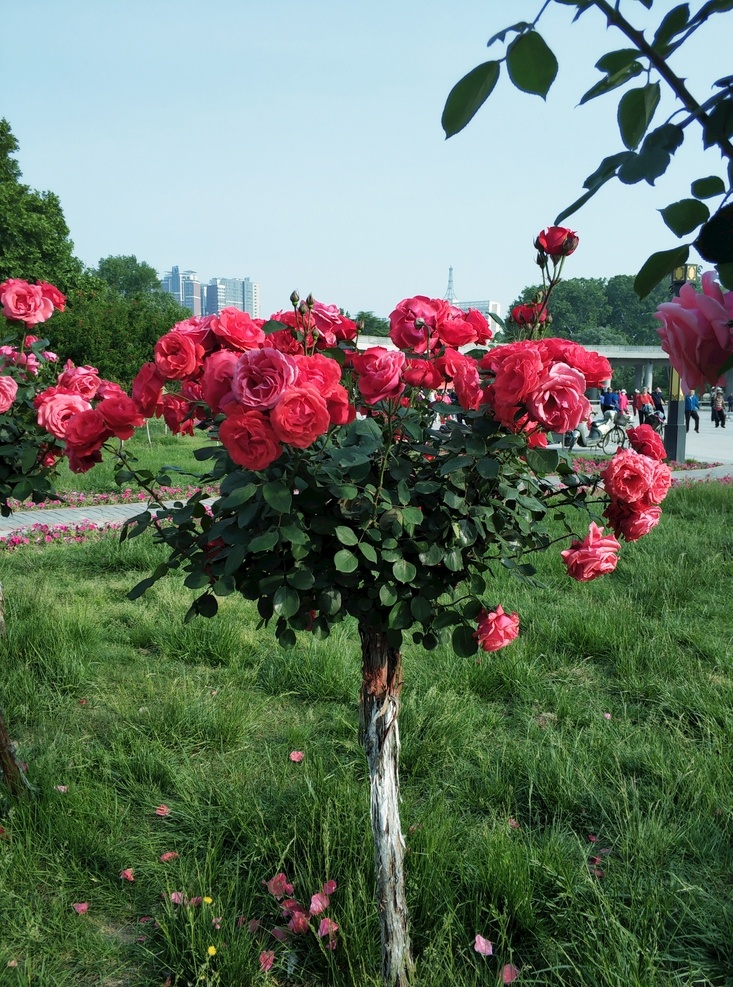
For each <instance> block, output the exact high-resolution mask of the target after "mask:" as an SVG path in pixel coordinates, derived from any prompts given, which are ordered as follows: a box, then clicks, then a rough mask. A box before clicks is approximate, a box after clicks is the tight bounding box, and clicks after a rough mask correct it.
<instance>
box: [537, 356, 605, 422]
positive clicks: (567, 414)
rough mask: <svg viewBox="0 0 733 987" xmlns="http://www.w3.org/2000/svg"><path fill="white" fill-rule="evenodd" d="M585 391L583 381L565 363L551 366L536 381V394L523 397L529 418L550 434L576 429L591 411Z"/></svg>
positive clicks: (577, 373)
mask: <svg viewBox="0 0 733 987" xmlns="http://www.w3.org/2000/svg"><path fill="white" fill-rule="evenodd" d="M585 388H586V382H585V377H584V376H583V374H582V373H581V372H580V371H579V370H575V369H574V368H573V367H569V366H568V365H567V363H554V364H552V366H551V367H549V368H548V369H547V370H546V371H545V372H544V374H543V375H542V376H541V377H540V379H539V380H538V382H537V388H536V390H534V391H533V392H532V393H531V394H529V395H528V396H527V399H526V402H525V404H526V405H527V411H528V412H529V415H530V418H532V419H534V421H536V422H539V423H540V425H543V426H544V427H545V428H546V429H549V430H550V431H551V432H567V431H569V430H570V429H573V428H577V427H578V425H579V424H580V422H582V421H583V419H584V418H588V416H589V415H590V411H591V408H590V402H589V401H588V399H587V398H586V397H585Z"/></svg>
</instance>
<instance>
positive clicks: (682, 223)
mask: <svg viewBox="0 0 733 987" xmlns="http://www.w3.org/2000/svg"><path fill="white" fill-rule="evenodd" d="M659 211H660V212H661V214H662V219H663V220H664V222H665V224H666V225H667V226H668V227H669V229H670V230H672V232H673V233H674V234H675V236H685V234H687V233H691V232H692V231H693V230H696V229H697V227H698V226H700V225H701V224H702V223H704V222H706V221H707V220H708V219H710V210H709V209H708V207H707V206H706V205H705V203H704V202H700V200H699V199H680V200H679V202H673V203H672V204H671V205H669V206H666V207H665V208H664V209H660V210H659Z"/></svg>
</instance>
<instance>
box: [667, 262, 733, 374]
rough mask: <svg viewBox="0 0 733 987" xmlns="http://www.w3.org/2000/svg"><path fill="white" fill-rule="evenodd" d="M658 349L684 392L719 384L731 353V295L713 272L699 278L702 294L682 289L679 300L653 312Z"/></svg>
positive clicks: (691, 288)
mask: <svg viewBox="0 0 733 987" xmlns="http://www.w3.org/2000/svg"><path fill="white" fill-rule="evenodd" d="M655 314H656V317H657V318H658V319H661V321H662V323H663V325H662V326H661V327H660V328H659V329H657V334H658V335H659V338H660V339H661V341H662V349H663V350H664V352H665V353H667V354H669V362H670V363H671V364H672V366H673V367H674V368H675V370H677V372H678V373H679V374H680V376H681V378H682V386H683V388H684V390H685V391H691V390H693V388H694V389H697V390H700V391H703V390H704V389H705V383H706V382H707V383H709V384H712V385H715V384H719V383H720V381H721V377H720V368H721V367H722V366H723V364H724V363H725V361H726V359H727V358H728V357H729V356H730V353H731V350H733V328H731V321H732V320H733V292H731V291H726V292H725V293H723V291H722V290H721V288H720V285H719V284H718V283H717V282H716V280H715V272H714V271H706V272H705V274H703V276H702V294H699V293H698V292H697V291H696V289H695V286H694V284H692V283H691V282H688V283H687V284H684V285H682V288H681V289H680V293H679V297H678V298H675V299H673V300H672V301H670V302H663V303H662V304H661V305H660V306H659V308H658V309H657V311H656V313H655Z"/></svg>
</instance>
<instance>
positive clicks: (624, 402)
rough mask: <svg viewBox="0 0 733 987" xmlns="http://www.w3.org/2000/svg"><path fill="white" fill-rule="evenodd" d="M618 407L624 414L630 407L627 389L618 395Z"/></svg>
mask: <svg viewBox="0 0 733 987" xmlns="http://www.w3.org/2000/svg"><path fill="white" fill-rule="evenodd" d="M732 396H733V395H732ZM618 409H619V411H620V412H621V414H622V415H625V414H626V412H627V411H628V409H629V396H628V394H627V393H626V391H625V390H623V389H622V390H621V393H620V394H619V396H618Z"/></svg>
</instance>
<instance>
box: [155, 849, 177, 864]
mask: <svg viewBox="0 0 733 987" xmlns="http://www.w3.org/2000/svg"><path fill="white" fill-rule="evenodd" d="M177 857H178V854H177V853H176V851H175V850H166V851H165V853H161V855H160V856H159V857H158V860H159V861H160V862H161V864H167V863H168V861H169V860H176V859H177Z"/></svg>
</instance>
